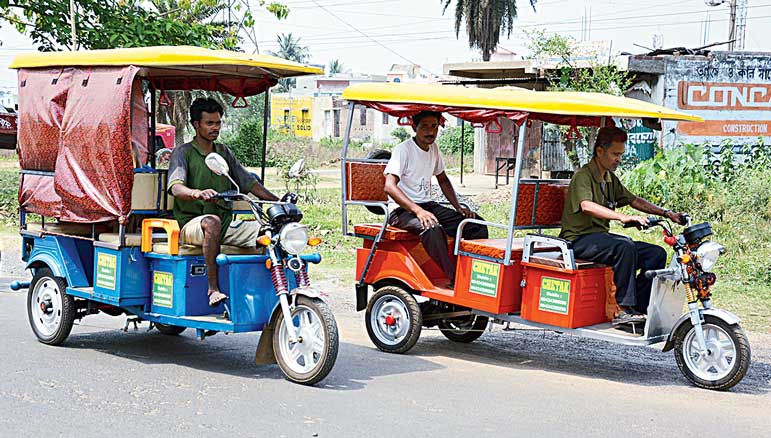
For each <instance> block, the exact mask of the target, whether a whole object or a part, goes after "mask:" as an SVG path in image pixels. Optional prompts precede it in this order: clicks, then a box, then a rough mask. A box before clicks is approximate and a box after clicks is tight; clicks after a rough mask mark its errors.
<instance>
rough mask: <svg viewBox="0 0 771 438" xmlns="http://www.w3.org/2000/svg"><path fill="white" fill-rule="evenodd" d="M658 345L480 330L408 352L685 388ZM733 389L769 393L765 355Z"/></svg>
mask: <svg viewBox="0 0 771 438" xmlns="http://www.w3.org/2000/svg"><path fill="white" fill-rule="evenodd" d="M660 348H661V345H658V346H653V347H633V346H625V345H618V344H612V343H609V342H603V341H598V340H594V339H587V338H578V337H575V336H570V335H561V334H557V333H553V332H542V331H515V332H502V331H497V332H491V333H485V334H484V335H483V336H482V337H481V338H479V340H477V341H475V342H474V343H472V344H458V343H454V342H451V341H449V340H447V339H445V338H444V337H442V336H425V335H424V336H422V337H421V339H420V341H419V342H418V344H417V345H416V347H415V348H414V349H413V350H412V353H413V354H414V355H416V356H418V357H435V356H449V357H453V358H456V359H463V360H468V361H473V362H479V363H484V364H489V365H495V366H504V367H508V368H512V369H537V370H543V371H549V372H557V373H565V374H572V375H576V376H581V377H588V378H593V379H604V380H610V381H616V382H622V383H633V384H638V385H644V386H689V385H691V383H690V382H689V381H688V380H687V379H686V378H685V377H684V376H683V375H682V374H681V372H680V369H679V368H678V367H677V364H676V362H675V358H674V354H673V353H672V352H671V351H670V352H667V353H664V352H662V351H661V350H660ZM730 391H731V392H734V393H741V394H755V395H763V394H767V393H769V392H771V358H769V357H767V356H765V357H763V356H761V357H757V356H753V358H752V362H751V365H750V369H749V370H748V371H747V375H746V376H745V377H744V379H743V380H742V381H741V382H740V383H739V384H738V385H736V386H734V387H733V388H732V389H731V390H730Z"/></svg>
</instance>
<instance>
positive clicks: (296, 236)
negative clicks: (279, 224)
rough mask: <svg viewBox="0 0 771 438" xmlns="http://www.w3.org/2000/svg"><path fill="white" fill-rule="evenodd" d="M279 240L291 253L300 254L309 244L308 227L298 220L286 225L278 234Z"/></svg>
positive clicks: (285, 249)
mask: <svg viewBox="0 0 771 438" xmlns="http://www.w3.org/2000/svg"><path fill="white" fill-rule="evenodd" d="M278 239H279V242H280V243H281V247H282V248H284V251H286V252H288V253H289V254H294V255H297V254H300V253H301V252H303V250H304V249H305V247H306V246H308V228H307V227H306V226H305V225H300V224H298V223H297V222H292V223H288V224H286V225H284V228H282V229H281V232H280V233H279V234H278Z"/></svg>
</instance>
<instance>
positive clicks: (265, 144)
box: [260, 88, 270, 185]
mask: <svg viewBox="0 0 771 438" xmlns="http://www.w3.org/2000/svg"><path fill="white" fill-rule="evenodd" d="M269 94H270V88H266V89H265V104H264V105H263V107H262V169H261V170H260V178H262V184H263V185H265V159H266V158H267V157H266V155H267V153H268V120H270V119H269V114H270V107H269V105H270V102H269V99H268V97H269Z"/></svg>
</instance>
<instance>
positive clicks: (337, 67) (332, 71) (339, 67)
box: [327, 59, 343, 76]
mask: <svg viewBox="0 0 771 438" xmlns="http://www.w3.org/2000/svg"><path fill="white" fill-rule="evenodd" d="M342 72H343V63H342V62H340V60H339V59H333V60H331V61H329V68H328V69H327V75H328V76H334V75H336V74H338V73H342Z"/></svg>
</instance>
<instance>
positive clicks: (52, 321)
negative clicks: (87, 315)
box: [30, 277, 62, 337]
mask: <svg viewBox="0 0 771 438" xmlns="http://www.w3.org/2000/svg"><path fill="white" fill-rule="evenodd" d="M30 307H31V310H32V323H33V324H35V329H36V330H37V331H38V333H40V334H41V335H43V336H45V337H49V336H53V335H54V333H56V331H57V330H58V329H59V326H60V325H61V322H62V292H61V291H60V290H59V284H58V283H57V282H56V280H54V279H53V278H50V277H43V278H41V279H40V281H38V282H37V284H35V288H34V290H33V291H32V300H31V302H30Z"/></svg>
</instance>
